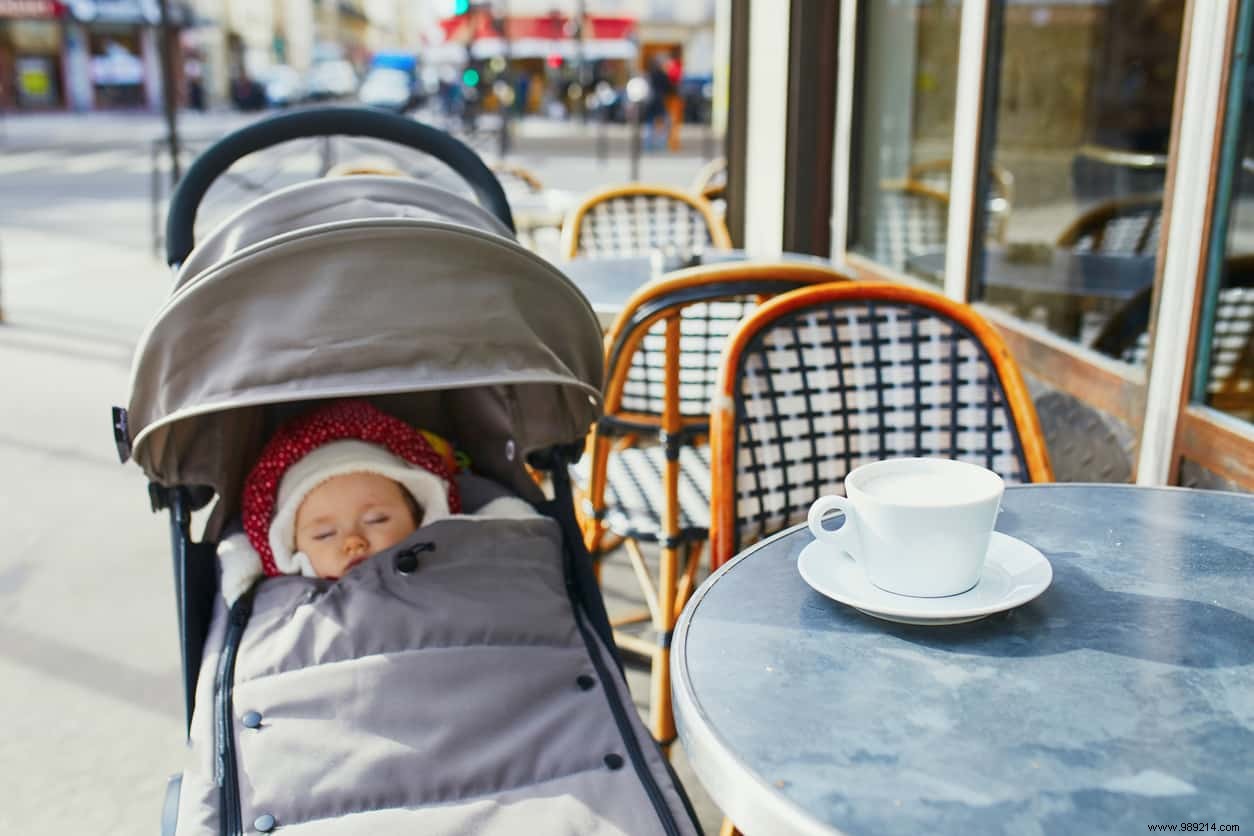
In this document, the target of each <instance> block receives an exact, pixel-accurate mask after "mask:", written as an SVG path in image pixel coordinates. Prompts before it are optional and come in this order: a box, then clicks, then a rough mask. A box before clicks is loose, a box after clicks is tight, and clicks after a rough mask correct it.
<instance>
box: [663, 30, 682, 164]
mask: <svg viewBox="0 0 1254 836" xmlns="http://www.w3.org/2000/svg"><path fill="white" fill-rule="evenodd" d="M663 68H664V70H665V71H666V79H667V81H668V82H669V83H670V84H669V93H668V95H667V97H666V116H667V120H668V121H669V123H670V130H669V132H668V134H667V143H666V144H667V147H669V148H670V150H672V151H678V150H679V127H680V125H682V124H683V123H684V97H683V96H682V95H680V89H681V84H682V82H683V78H684V62H683V59H682V58H681V57H680V55H679V50H675V51H674V52H672V53H671V55H670V57H669V58H667V59H666V63H665V65H664V67H663Z"/></svg>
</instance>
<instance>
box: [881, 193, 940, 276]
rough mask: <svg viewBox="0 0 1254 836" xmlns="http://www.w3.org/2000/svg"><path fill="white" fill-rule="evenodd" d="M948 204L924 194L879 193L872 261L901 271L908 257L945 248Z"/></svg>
mask: <svg viewBox="0 0 1254 836" xmlns="http://www.w3.org/2000/svg"><path fill="white" fill-rule="evenodd" d="M948 219H949V204H948V203H946V202H945V201H943V200H941V199H939V198H937V197H936V196H934V195H931V194H928V193H927V192H915V191H910V190H909V189H891V190H885V191H882V192H880V194H879V209H878V215H877V216H876V219H875V228H874V244H873V252H872V254H873V257H874V258H875V260H876V261H878V262H879V263H880V264H887V265H888V266H889V267H892V268H893V269H894V270H901V271H904V270H905V269H906V262H907V260H908V259H909V257H910V256H913V255H919V254H921V253H926V252H935V251H937V250H939V249H942V248H944V246H945V230H946V224H947V223H948Z"/></svg>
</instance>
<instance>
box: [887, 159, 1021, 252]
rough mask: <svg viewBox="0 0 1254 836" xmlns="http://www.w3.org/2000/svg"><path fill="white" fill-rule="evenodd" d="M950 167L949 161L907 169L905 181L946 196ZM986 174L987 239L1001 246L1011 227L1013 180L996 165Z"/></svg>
mask: <svg viewBox="0 0 1254 836" xmlns="http://www.w3.org/2000/svg"><path fill="white" fill-rule="evenodd" d="M952 168H953V160H952V159H940V160H927V161H926V162H921V163H915V164H914V165H912V166H910V168H909V170H908V172H907V174H906V178H907V179H908V180H911V181H913V182H915V183H920V184H922V185H924V186H929V187H931V188H933V189H937V190H939V191H942V192H945V193H946V194H948V192H949V180H950V173H951V171H952ZM988 173H989V184H988V237H989V239H990V240H993V241H996V242H998V243H1000V244H1004V243H1006V233H1007V231H1008V228H1009V226H1010V210H1011V209H1012V208H1013V207H1014V194H1015V178H1014V175H1013V174H1011V173H1010V170H1009V169H1007V168H1005V167H1003V166H1000V165H997V164H996V163H994V164H992V165H991V166H990V167H989V172H988Z"/></svg>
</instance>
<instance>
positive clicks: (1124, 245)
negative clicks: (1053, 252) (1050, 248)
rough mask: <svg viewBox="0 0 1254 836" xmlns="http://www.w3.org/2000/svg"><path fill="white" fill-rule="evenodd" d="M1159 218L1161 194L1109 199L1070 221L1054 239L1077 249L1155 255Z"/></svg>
mask: <svg viewBox="0 0 1254 836" xmlns="http://www.w3.org/2000/svg"><path fill="white" fill-rule="evenodd" d="M1162 220H1163V198H1162V195H1158V194H1153V195H1137V196H1135V197H1126V198H1118V199H1116V200H1108V201H1105V202H1104V203H1099V204H1097V205H1096V206H1094V207H1092V208H1091V209H1089V210H1087V211H1086V212H1084V213H1083V214H1082V215H1080V216H1079V217H1078V218H1076V219H1075V220H1074V221H1072V222H1071V224H1070V225H1068V226H1067V228H1066V229H1064V230H1063V231H1062V233H1061V234H1059V236H1058V239H1057V241H1056V242H1055V243H1057V245H1058V246H1059V247H1065V248H1067V249H1072V250H1077V251H1080V252H1095V253H1107V254H1110V255H1154V254H1155V252H1157V250H1158V236H1159V232H1160V230H1161V228H1162Z"/></svg>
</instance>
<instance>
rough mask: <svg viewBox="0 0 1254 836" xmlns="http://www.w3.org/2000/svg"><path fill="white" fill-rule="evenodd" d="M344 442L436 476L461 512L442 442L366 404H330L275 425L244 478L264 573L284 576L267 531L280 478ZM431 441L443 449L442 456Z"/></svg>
mask: <svg viewBox="0 0 1254 836" xmlns="http://www.w3.org/2000/svg"><path fill="white" fill-rule="evenodd" d="M345 439H351V440H356V441H364V442H366V443H368V444H372V445H375V446H377V447H381V448H384V449H385V450H387V451H388V452H389V453H391V454H392V455H394V456H396V457H397V458H398V459H402V460H403V462H398V464H400V465H402V466H404V464H405V463H408V464H410V465H413V466H415V467H417V468H421V469H422V470H425V471H428V472H429V473H431V474H434V475H435V476H437V477H439V478H440V479H441V480H442V481H443V482H444V484H446V485H447V486H448V488H447V490H448V510H449V513H452V514H458V513H461V499H460V497H459V495H458V492H457V485H456V484H455V483H454V481H453V474H454V472H455V471H456V470H457V465H456V463H455V461H454V459H453V456H452V449H451V447H449V445H448V443H447V442H444V441H443V440H442V439H439V437H438V436H431V435H429V434H427V433H424V432H423V431H421V430H418V429H415V428H414V427H411V426H410V425H409V424H406V423H405V422H404V421H402V420H400V419H399V418H395V417H393V416H391V415H388V414H386V413H384V412H382V411H380V410H379V409H378V408H376V407H375V406H373V405H371V404H370V403H369V402H367V401H364V400H348V401H335V402H334V403H331V404H328V405H327V406H324V407H321V408H319V409H315V410H314V411H313V412H310V413H308V414H306V415H302V416H300V417H298V418H294V419H292V420H290V421H288V422H286V423H284V424H283V425H282V426H281V427H279V429H278V430H277V431H276V432H275V434H274V436H273V437H272V438H271V439H270V441H269V442H267V443H266V446H265V448H264V449H263V450H262V451H261V456H260V457H259V458H258V459H257V463H256V464H255V465H254V466H253V469H252V471H251V472H250V473H249V474H248V478H247V479H245V480H244V495H243V498H242V501H241V514H242V516H243V522H244V532H245V533H246V534H247V535H248V540H249V542H251V543H252V545H253V548H254V549H256V550H257V554H258V555H259V556H260V558H261V567H262V570H263V571H264V572H265V573H266V574H267V575H269V576H271V577H273V576H275V575H280V574H283V572H282V571H281V570H280V569H279V567H278V565H277V564H276V563H275V555H274V550H273V549H272V548H271V545H270V527H271V524H272V523H273V522H274V517H275V513H276V505H277V503H278V497H279V487H280V485H281V484H282V481H283V476H284V475H285V474H286V473H287V472H288V470H289V469H290V468H291V467H292V466H293V465H294V464H296V463H297V462H299V461H300V460H301V459H303V458H305V456H307V455H309V454H310V453H311V452H313V451H314V450H316V449H318V448H319V447H323V446H324V445H327V444H331V443H334V442H338V441H342V440H345ZM432 440H434V441H435V442H436V443H437V444H439V446H440V447H442V448H445V450H444V454H443V455H442V454H441V452H440V451H438V450H437V449H436V446H435V445H434V444H433V443H432ZM362 469H365V470H374V469H375V468H374V467H364V468H362Z"/></svg>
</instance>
